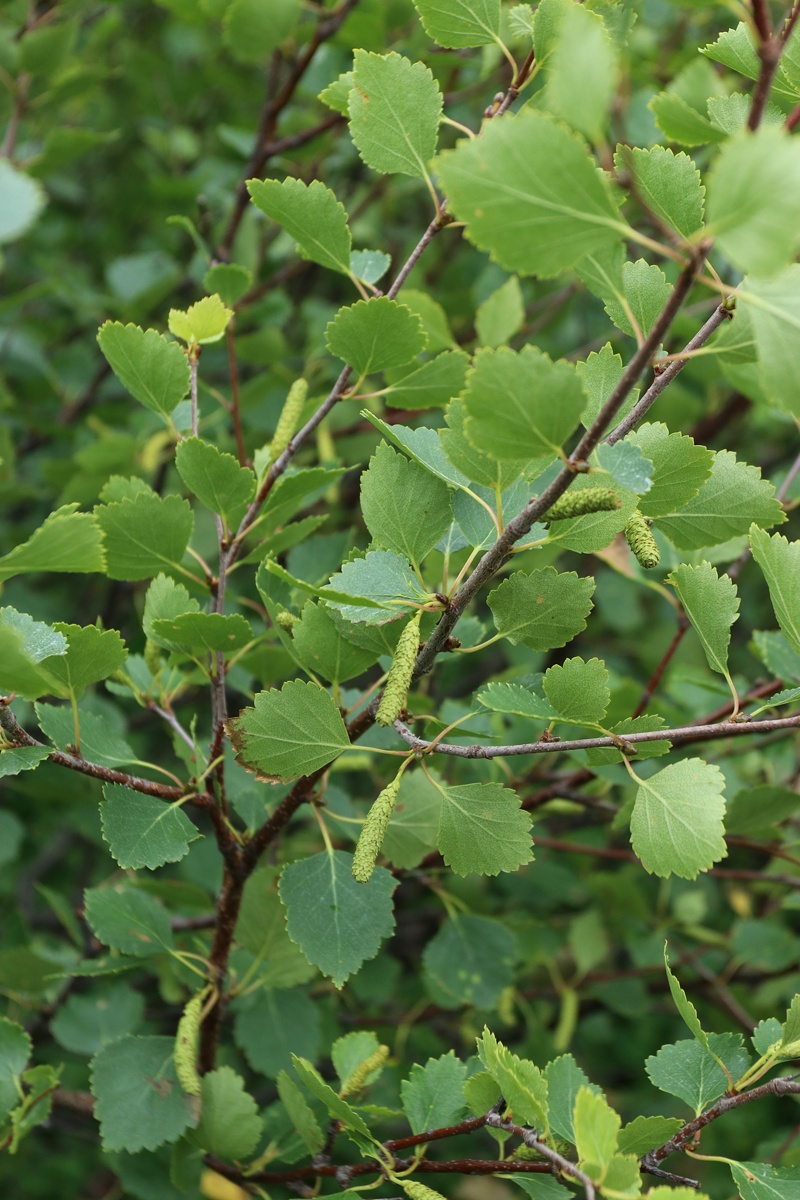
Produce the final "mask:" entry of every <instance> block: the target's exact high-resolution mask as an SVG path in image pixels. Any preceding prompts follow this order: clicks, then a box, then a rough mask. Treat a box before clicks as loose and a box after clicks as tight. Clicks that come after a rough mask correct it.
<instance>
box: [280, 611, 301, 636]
mask: <svg viewBox="0 0 800 1200" xmlns="http://www.w3.org/2000/svg"><path fill="white" fill-rule="evenodd" d="M275 620H276V622H277V623H278V625H280V627H281V629H285V630H286V631H287V632H291V631H292V630H293V629H294V627H295V625H297V623H298V622H299V620H300V618H299V617H298V616H295V614H294V613H291V612H289V610H288V608H282V609H281V610H280V612H278V613H276V614H275Z"/></svg>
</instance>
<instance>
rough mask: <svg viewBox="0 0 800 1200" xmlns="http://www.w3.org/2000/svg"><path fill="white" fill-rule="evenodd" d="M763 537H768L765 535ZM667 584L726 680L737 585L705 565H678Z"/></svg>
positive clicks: (712, 664)
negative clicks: (672, 586) (670, 585)
mask: <svg viewBox="0 0 800 1200" xmlns="http://www.w3.org/2000/svg"><path fill="white" fill-rule="evenodd" d="M754 528H755V527H754ZM757 532H760V530H758V531H757ZM762 536H763V537H767V535H766V534H763V535H762ZM667 582H668V583H671V584H673V585H674V587H675V591H676V592H677V593H678V599H679V600H680V602H681V604H682V605H683V608H684V611H685V613H686V615H687V617H688V618H689V620H690V621H691V623H692V625H693V627H694V629H695V631H696V633H697V636H698V637H699V638H700V642H701V644H702V647H703V651H704V653H705V656H706V661H707V662H708V665H709V667H710V668H711V670H712V671H717V672H718V673H719V674H720V675H724V676H725V678H726V679H729V678H730V676H729V673H728V646H729V645H730V640H731V626H732V625H733V623H734V621H738V620H739V594H738V592H737V590H736V584H735V583H734V582H733V580H732V579H731V578H730V576H728V575H719V574H718V573H717V570H716V568H715V567H712V566H711V565H710V564H709V563H707V562H702V563H699V564H698V565H697V566H689V565H688V564H687V563H681V565H680V566H679V567H676V568H675V570H674V571H673V572H672V574H671V575H670V576H669V577H668V580H667ZM798 594H799V595H800V593H798Z"/></svg>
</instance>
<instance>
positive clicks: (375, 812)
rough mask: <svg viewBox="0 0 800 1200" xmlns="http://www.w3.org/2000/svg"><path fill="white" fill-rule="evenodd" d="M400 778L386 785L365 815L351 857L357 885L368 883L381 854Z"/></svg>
mask: <svg viewBox="0 0 800 1200" xmlns="http://www.w3.org/2000/svg"><path fill="white" fill-rule="evenodd" d="M400 778H401V777H400V776H399V775H398V776H397V778H396V779H393V780H392V782H391V783H388V784H387V785H386V787H385V788H384V789H383V791H382V792H381V793H380V795H379V796H378V798H377V800H376V801H375V803H374V804H373V805H372V808H371V809H370V810H369V812H368V813H367V816H366V819H365V821H364V824H363V825H362V826H361V834H360V836H359V839H358V844H357V846H356V849H355V853H354V855H353V878H354V879H355V880H357V881H358V883H369V880H370V878H371V877H372V872H373V871H374V870H375V863H376V861H377V858H378V855H379V854H380V852H381V846H382V845H383V839H384V836H385V834H386V826H387V825H388V824H389V821H390V820H391V816H392V813H393V812H394V806H395V802H396V800H397V793H398V792H399V790H400Z"/></svg>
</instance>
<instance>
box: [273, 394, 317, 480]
mask: <svg viewBox="0 0 800 1200" xmlns="http://www.w3.org/2000/svg"><path fill="white" fill-rule="evenodd" d="M307 397H308V384H307V383H306V381H305V379H296V380H295V381H294V383H293V384H292V386H291V387H290V388H289V395H288V396H287V397H286V400H285V401H284V405H283V408H282V409H281V415H280V416H279V417H278V424H277V425H276V426H275V433H274V434H273V437H272V441H271V443H270V447H269V457H270V462H275V459H276V458H280V456H281V454H283V452H284V450H285V449H286V447H287V446H288V445H289V442H290V441H291V440H292V437H293V436H294V431H295V429H297V422H298V421H299V420H300V413H301V412H302V411H303V405H304V404H305V402H306V399H307Z"/></svg>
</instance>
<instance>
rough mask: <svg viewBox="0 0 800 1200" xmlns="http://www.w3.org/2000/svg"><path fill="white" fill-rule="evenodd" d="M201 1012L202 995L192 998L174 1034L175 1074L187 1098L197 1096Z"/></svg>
mask: <svg viewBox="0 0 800 1200" xmlns="http://www.w3.org/2000/svg"><path fill="white" fill-rule="evenodd" d="M202 1012H203V993H202V992H198V993H197V995H195V996H192V998H191V1000H190V1001H189V1002H188V1004H187V1005H186V1007H185V1008H184V1010H183V1013H182V1014H181V1019H180V1021H179V1022H178V1031H177V1033H176V1034H175V1049H174V1050H173V1059H174V1062H175V1074H176V1075H177V1076H178V1082H179V1083H180V1085H181V1087H182V1088H183V1090H184V1091H185V1092H186V1093H187V1095H189V1096H199V1095H200V1091H201V1084H200V1076H199V1075H198V1073H197V1048H198V1044H199V1041H200V1017H201V1016H202Z"/></svg>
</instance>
